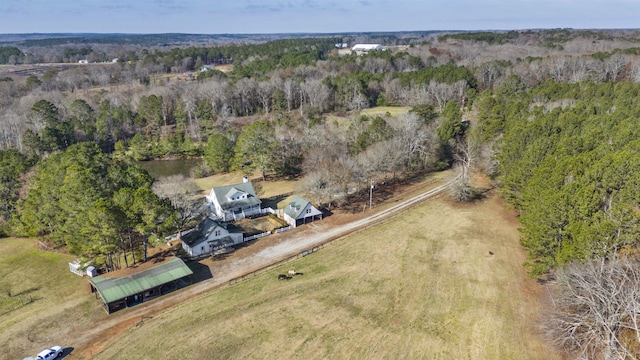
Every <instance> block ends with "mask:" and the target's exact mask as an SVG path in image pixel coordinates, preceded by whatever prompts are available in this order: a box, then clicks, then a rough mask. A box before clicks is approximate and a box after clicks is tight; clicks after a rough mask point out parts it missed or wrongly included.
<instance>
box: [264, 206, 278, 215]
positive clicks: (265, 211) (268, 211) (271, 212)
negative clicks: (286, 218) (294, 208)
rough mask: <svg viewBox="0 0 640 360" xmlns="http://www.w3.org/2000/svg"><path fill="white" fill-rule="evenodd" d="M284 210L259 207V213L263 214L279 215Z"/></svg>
mask: <svg viewBox="0 0 640 360" xmlns="http://www.w3.org/2000/svg"><path fill="white" fill-rule="evenodd" d="M283 212H284V210H283V209H275V210H274V209H272V208H270V207H266V208H262V209H260V214H261V215H264V214H273V215H280V214H282V213H283Z"/></svg>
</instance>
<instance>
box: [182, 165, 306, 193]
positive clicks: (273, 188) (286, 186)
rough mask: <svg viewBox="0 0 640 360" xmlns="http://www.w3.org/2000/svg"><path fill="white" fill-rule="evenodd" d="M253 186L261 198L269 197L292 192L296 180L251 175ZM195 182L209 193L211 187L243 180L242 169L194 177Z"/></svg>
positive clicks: (203, 190) (203, 191)
mask: <svg viewBox="0 0 640 360" xmlns="http://www.w3.org/2000/svg"><path fill="white" fill-rule="evenodd" d="M250 179H251V182H252V183H253V186H254V188H255V190H256V192H257V193H258V194H257V195H258V196H259V197H261V198H268V197H272V196H276V195H280V194H285V193H290V192H292V191H294V189H295V186H296V181H295V180H277V181H271V180H269V181H262V179H261V178H260V176H251V177H250ZM194 181H195V183H196V184H197V185H198V187H199V188H200V189H202V194H203V195H209V192H210V191H211V188H213V187H218V186H224V185H231V184H237V183H240V182H242V173H241V172H240V171H236V172H231V173H224V174H218V175H212V176H209V177H205V178H200V179H194Z"/></svg>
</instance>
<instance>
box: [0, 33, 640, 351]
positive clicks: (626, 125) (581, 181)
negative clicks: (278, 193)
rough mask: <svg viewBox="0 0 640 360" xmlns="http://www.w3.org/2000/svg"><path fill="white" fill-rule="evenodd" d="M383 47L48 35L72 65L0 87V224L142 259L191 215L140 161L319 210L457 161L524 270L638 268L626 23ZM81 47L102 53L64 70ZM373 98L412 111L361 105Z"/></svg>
mask: <svg viewBox="0 0 640 360" xmlns="http://www.w3.org/2000/svg"><path fill="white" fill-rule="evenodd" d="M376 39H377V40H380V39H382V40H383V41H382V42H383V45H385V46H387V49H386V50H385V51H371V52H368V53H362V54H355V53H352V52H350V51H349V50H348V49H347V50H346V51H345V50H344V49H343V50H340V49H338V48H336V47H335V46H334V45H335V44H340V43H342V42H343V41H344V38H342V37H333V38H296V39H281V40H275V41H268V42H262V43H253V44H244V45H238V44H224V45H219V46H200V45H198V46H188V47H174V48H157V47H156V48H147V47H144V46H140V45H137V46H134V45H132V44H122V43H120V44H116V45H114V44H111V45H107V44H96V43H87V42H85V43H82V44H75V45H68V43H64V42H63V43H58V44H56V45H55V47H53V48H52V49H57V50H58V51H57V52H56V51H53V52H50V53H47V55H46V56H47V59H49V60H50V61H51V62H67V63H68V64H67V65H64V66H53V67H49V68H45V69H41V70H40V71H39V72H38V71H37V72H34V73H31V74H22V75H20V74H18V75H15V74H13V75H12V74H11V73H9V75H10V76H7V77H4V78H3V79H4V80H3V81H0V176H1V178H2V184H1V188H0V192H1V194H2V197H1V200H0V201H2V212H1V213H0V222H1V223H2V230H3V232H4V233H5V234H18V235H24V236H38V237H41V238H43V239H47V240H48V241H50V242H52V243H54V244H57V245H60V246H67V247H68V249H69V250H70V251H71V252H73V253H77V254H82V255H84V256H86V257H91V258H97V259H100V261H101V262H102V263H104V264H107V266H108V267H117V266H119V264H114V261H115V260H114V259H115V258H116V256H115V255H118V254H126V253H129V254H132V255H133V256H134V258H135V259H140V258H141V257H144V246H145V244H146V243H147V241H148V239H149V236H151V237H153V236H162V235H163V234H165V233H167V232H169V231H172V230H175V229H176V228H178V227H180V226H183V225H184V224H185V222H186V221H187V220H188V219H187V218H188V216H189V211H188V209H187V207H188V206H187V205H185V204H182V205H178V202H179V201H178V200H176V199H174V200H170V199H168V197H169V196H168V195H167V194H166V192H163V191H159V190H158V189H161V188H162V186H155V187H152V186H153V179H151V178H150V177H149V176H148V174H146V173H145V172H144V170H142V169H141V168H139V167H137V166H136V165H135V164H134V163H133V162H132V160H147V159H153V158H169V157H197V158H202V159H203V164H202V166H200V167H198V169H197V175H201V176H204V175H207V174H211V173H219V172H227V171H230V170H241V171H243V172H245V173H252V172H255V173H256V174H260V175H261V176H262V177H263V178H265V179H266V178H267V175H269V176H276V177H284V176H286V177H300V178H301V180H302V181H301V183H302V184H303V189H302V190H303V191H305V192H306V194H307V195H308V196H309V197H310V198H311V199H312V200H313V201H315V202H317V203H319V204H323V205H326V206H339V205H340V204H341V203H342V202H344V201H345V199H347V198H348V197H349V196H350V194H352V193H353V191H354V189H355V191H358V190H361V191H366V189H367V188H368V186H369V184H370V183H371V181H384V180H388V179H389V178H391V177H394V178H395V177H397V176H398V177H399V176H402V174H408V173H415V172H425V171H432V170H434V169H442V168H447V167H450V166H452V165H455V166H457V167H458V168H459V169H460V170H459V171H460V176H459V178H458V182H457V183H456V184H455V185H454V189H457V190H456V193H457V195H458V196H457V198H458V199H459V200H471V199H475V198H477V195H478V194H477V193H476V192H475V191H474V189H473V188H472V186H471V185H470V182H469V181H470V177H471V172H484V173H485V174H487V175H488V176H490V178H491V179H492V180H493V181H494V184H495V185H496V186H498V187H499V189H500V191H501V192H502V194H503V195H504V197H505V198H506V199H507V200H508V201H509V203H510V204H511V205H512V206H513V207H514V208H516V209H517V210H518V213H519V219H520V221H521V224H522V245H523V246H524V248H525V249H526V250H527V251H528V253H529V261H528V262H527V263H526V264H525V266H526V268H527V270H528V271H529V273H530V274H531V275H532V276H534V277H539V278H545V279H547V280H553V279H554V276H555V274H556V271H557V269H564V268H565V267H566V266H572V267H571V269H574V270H575V269H576V268H577V269H580V267H579V266H578V265H577V264H580V263H586V264H591V262H590V261H592V260H593V259H599V261H604V262H605V263H606V264H607V266H611V267H612V268H615V269H618V268H617V267H615V266H617V265H616V261H618V260H617V259H619V258H622V257H624V258H625V259H627V260H625V261H631V262H632V261H634V260H633V258H634V257H635V256H636V254H637V250H636V249H637V248H638V245H639V244H638V242H639V240H640V228H639V225H640V211H639V210H638V209H640V178H639V177H638V175H637V174H638V173H639V172H640V130H638V126H637V124H636V123H637V121H638V119H639V118H640V100H639V99H640V96H639V95H640V51H638V49H639V48H638V47H637V42H638V39H640V34H639V33H638V32H633V31H573V30H566V29H559V30H540V31H521V32H516V31H511V32H502V33H501V32H480V33H451V34H421V35H420V36H416V37H413V38H411V37H402V38H399V37H396V38H393V37H385V38H376ZM362 40H366V38H363V39H362ZM49 41H52V40H49ZM54 43H55V42H54ZM30 46H44V44H40V45H37V44H31V45H30ZM30 49H31V50H37V48H30ZM25 53H26V51H23V49H19V48H17V47H16V48H14V47H3V48H0V60H1V61H0V62H5V63H7V62H8V63H20V62H28V60H26V59H27V57H28V56H39V57H40V59H43V60H44V59H45V56H44V55H43V54H44V52H42V51H41V52H38V51H31V52H29V54H30V55H28V56H27V55H25ZM80 58H82V59H89V60H91V61H107V62H108V63H104V64H88V65H86V66H83V65H71V64H70V63H71V62H76V61H77V60H78V59H80ZM114 58H117V61H115V62H112V59H114ZM18 59H25V60H24V61H18ZM205 65H206V66H205ZM216 65H218V67H217V68H215V67H216ZM220 65H223V66H222V67H221V66H220ZM214 68H215V69H214ZM221 70H223V71H221ZM376 106H403V107H405V108H407V109H410V111H408V113H404V112H403V113H402V114H400V115H395V116H394V115H391V114H389V113H387V114H379V115H370V116H366V115H363V114H362V113H361V111H362V110H364V109H366V108H370V107H376ZM152 188H154V189H155V190H156V192H155V193H154V192H153V191H152ZM156 194H159V195H161V196H162V197H161V196H158V195H156ZM165 196H167V197H165ZM176 210H177V211H176ZM80 214H82V216H80ZM118 258H119V257H118ZM125 258H126V257H125ZM625 264H628V263H625ZM633 266H635V265H629V266H628V268H630V269H635V268H634V267H633ZM585 271H586V270H585ZM593 278H594V276H592V277H590V278H587V280H585V281H590V280H589V279H593ZM564 284H565V285H566V286H569V285H567V284H570V282H565V283H564ZM561 285H562V284H560V285H559V286H561ZM572 306H573V305H567V306H566V308H565V310H566V309H569V310H567V311H575V308H573V307H572ZM571 309H574V310H571ZM559 311H561V310H559ZM625 321H626V320H625ZM550 323H552V324H553V323H554V322H550ZM556 324H557V323H556ZM556 330H557V329H556ZM617 335H620V334H617ZM617 335H616V336H617ZM608 336H609V335H608ZM623 336H624V335H623ZM619 344H621V343H619ZM619 344H618V345H619ZM618 345H616V343H611V342H609V343H608V345H607V346H608V347H609V351H610V352H611V351H613V350H616V349H618V348H617V347H616V346H618ZM577 348H580V346H577ZM611 349H613V350H611ZM573 350H576V348H574V349H573ZM600 350H602V349H600V348H598V349H593V348H590V349H589V351H590V353H593V354H597V353H599V352H598V351H600ZM628 354H631V355H630V356H632V355H633V350H629V352H628ZM628 354H627V355H628ZM625 356H626V355H625Z"/></svg>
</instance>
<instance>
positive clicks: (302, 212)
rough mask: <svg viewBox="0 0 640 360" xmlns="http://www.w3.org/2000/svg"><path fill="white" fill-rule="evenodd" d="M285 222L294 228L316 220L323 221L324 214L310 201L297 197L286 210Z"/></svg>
mask: <svg viewBox="0 0 640 360" xmlns="http://www.w3.org/2000/svg"><path fill="white" fill-rule="evenodd" d="M283 212H284V221H286V222H287V223H288V224H289V225H291V226H293V227H297V226H298V225H302V224H306V223H307V222H312V221H314V220H322V212H321V211H320V210H318V209H316V207H315V206H313V205H312V204H311V203H310V202H309V201H307V200H306V199H304V198H302V197H300V196H298V195H296V196H294V197H293V198H292V199H291V202H289V204H288V205H287V207H286V208H284V211H283Z"/></svg>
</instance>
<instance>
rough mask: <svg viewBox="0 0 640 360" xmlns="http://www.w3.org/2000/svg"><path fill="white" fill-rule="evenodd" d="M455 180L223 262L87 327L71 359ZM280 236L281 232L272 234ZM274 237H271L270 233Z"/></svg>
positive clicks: (370, 222) (87, 356)
mask: <svg viewBox="0 0 640 360" xmlns="http://www.w3.org/2000/svg"><path fill="white" fill-rule="evenodd" d="M451 182H452V180H446V181H440V183H441V184H439V185H438V184H437V183H436V184H433V186H434V187H432V188H431V189H430V190H428V191H426V192H423V193H421V194H419V195H417V196H414V197H411V198H409V199H407V200H403V201H399V202H398V204H396V205H394V206H392V207H389V208H384V209H383V210H380V211H378V212H376V213H375V214H373V215H370V216H367V217H364V218H361V219H358V220H356V221H353V222H349V223H346V224H343V225H339V226H336V225H335V224H329V223H324V222H322V221H321V222H315V223H311V224H308V225H305V226H304V230H302V231H291V232H290V233H291V234H290V235H289V234H287V233H283V234H280V235H282V236H281V238H280V240H279V241H278V242H277V243H275V244H273V245H271V246H267V247H264V248H263V249H261V250H259V251H255V252H249V251H247V252H246V255H245V256H235V257H233V258H229V259H227V260H225V261H224V262H223V263H222V264H221V265H219V266H218V267H216V268H215V271H214V270H212V274H213V277H212V278H210V279H207V280H204V281H201V282H198V283H196V284H194V285H191V286H189V287H187V288H184V289H181V290H179V291H177V292H174V293H171V294H167V295H165V296H163V297H160V298H158V299H155V300H153V301H150V302H148V303H143V304H141V305H138V306H136V307H135V308H132V309H129V310H128V311H127V312H126V313H122V314H118V313H116V314H113V315H112V317H110V318H109V319H108V320H105V321H103V322H101V323H97V324H95V326H93V327H92V328H91V329H86V330H85V331H84V332H83V333H82V334H81V335H80V336H79V337H77V338H75V339H74V340H75V344H73V345H74V346H75V349H74V351H73V352H72V353H71V354H70V355H69V356H68V357H67V358H68V359H90V358H91V357H92V356H93V355H94V354H96V353H98V352H100V351H101V349H103V348H104V347H106V346H107V345H108V343H109V342H110V341H111V339H112V338H114V337H115V336H117V335H119V334H121V333H122V332H124V331H125V330H127V329H128V328H130V327H131V326H134V325H136V324H137V323H139V322H141V321H143V319H144V318H149V317H152V316H153V315H154V314H157V313H159V312H161V311H163V310H165V309H167V308H169V307H171V306H173V305H175V304H178V303H182V302H184V301H185V300H188V299H191V298H193V297H195V296H198V295H200V294H202V293H204V292H206V291H209V290H212V289H215V288H218V287H221V286H226V285H227V284H229V282H230V281H232V280H234V279H238V278H241V277H243V276H245V275H247V274H251V273H254V272H256V271H258V270H260V269H263V268H266V267H269V266H271V265H273V264H275V263H278V262H280V261H282V260H285V259H288V258H291V257H295V256H297V255H298V254H300V253H301V252H303V251H306V250H308V249H312V248H313V247H315V246H318V245H321V244H326V243H328V242H331V241H333V240H336V239H339V238H342V237H344V236H346V235H348V234H351V233H353V232H355V231H358V230H360V229H363V228H366V227H369V226H372V225H374V224H377V223H379V222H381V221H383V220H385V219H387V218H389V217H392V216H395V215H397V214H399V213H401V212H403V211H406V210H408V209H410V208H411V207H413V206H415V205H417V204H419V203H421V202H422V201H424V200H426V199H429V198H431V197H433V196H435V195H437V194H439V193H441V192H442V191H443V190H445V189H446V188H447V187H448V186H449V185H450V184H451ZM272 236H278V235H272ZM270 237H271V236H270Z"/></svg>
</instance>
